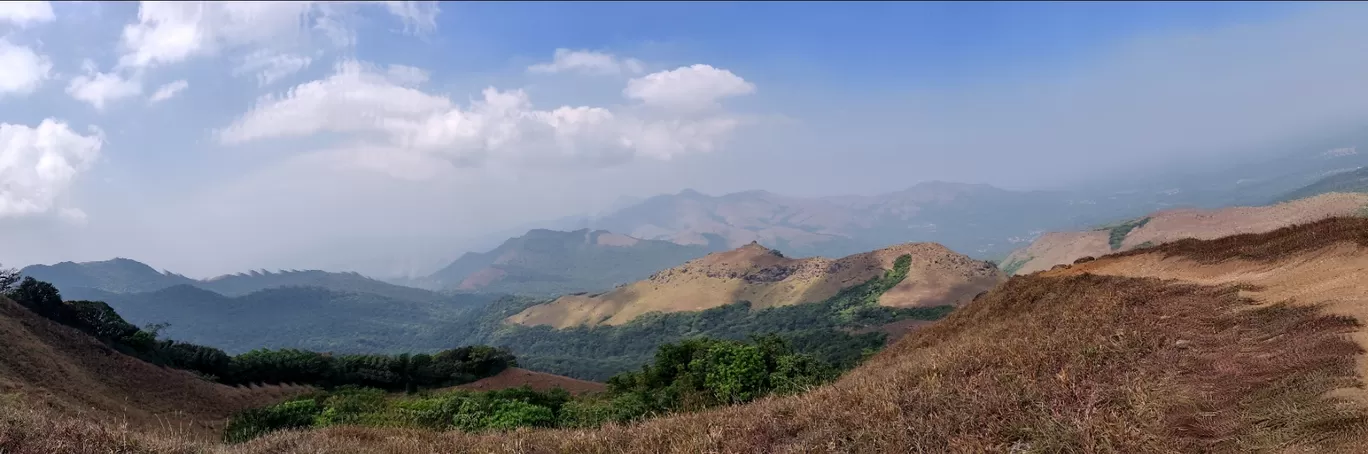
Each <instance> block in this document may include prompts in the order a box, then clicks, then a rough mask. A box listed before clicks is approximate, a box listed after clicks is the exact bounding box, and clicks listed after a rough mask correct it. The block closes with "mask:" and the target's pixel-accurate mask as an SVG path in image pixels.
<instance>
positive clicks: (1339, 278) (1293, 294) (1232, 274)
mask: <svg viewBox="0 0 1368 454" xmlns="http://www.w3.org/2000/svg"><path fill="white" fill-rule="evenodd" d="M1085 273H1092V274H1099V275H1111V276H1124V277H1142V278H1158V279H1164V280H1173V281H1177V282H1184V283H1192V284H1200V285H1211V286H1230V285H1235V286H1240V287H1241V290H1240V296H1242V297H1244V298H1247V299H1249V300H1251V301H1252V302H1253V304H1251V305H1250V308H1257V307H1266V306H1270V305H1274V304H1279V303H1286V304H1289V305H1294V306H1297V305H1313V306H1319V307H1321V308H1322V310H1324V311H1325V312H1326V313H1327V314H1333V315H1342V316H1348V317H1353V318H1354V319H1356V320H1358V321H1359V323H1360V325H1361V326H1360V327H1359V329H1357V330H1356V331H1355V332H1353V333H1352V334H1351V335H1350V338H1351V339H1352V340H1353V341H1354V342H1355V343H1357V344H1358V345H1359V346H1360V347H1362V348H1364V350H1365V351H1368V247H1365V246H1364V245H1362V244H1360V243H1357V242H1355V241H1351V240H1342V241H1335V242H1333V243H1331V244H1327V245H1324V246H1322V247H1319V248H1315V249H1311V250H1307V251H1303V252H1294V253H1289V254H1285V255H1283V256H1281V257H1278V258H1275V259H1272V260H1263V259H1249V258H1223V259H1220V260H1199V259H1194V258H1192V257H1189V256H1181V255H1175V254H1169V253H1165V251H1164V250H1162V249H1161V250H1155V251H1153V252H1148V251H1145V252H1139V251H1137V252H1136V253H1127V254H1119V255H1115V256H1107V257H1103V258H1101V259H1098V260H1096V261H1092V262H1087V263H1082V264H1078V265H1073V266H1071V267H1068V268H1059V269H1055V270H1050V271H1045V272H1042V275H1043V276H1073V275H1080V274H1085ZM1356 361H1357V372H1358V376H1359V377H1360V382H1362V380H1363V378H1364V377H1368V356H1365V355H1363V354H1359V355H1357V356H1356ZM1331 395H1333V396H1336V397H1343V398H1346V399H1351V400H1353V401H1355V402H1357V403H1359V404H1362V405H1364V406H1368V389H1364V388H1363V387H1359V388H1341V389H1338V390H1336V391H1334V392H1333V393H1332V394H1331Z"/></svg>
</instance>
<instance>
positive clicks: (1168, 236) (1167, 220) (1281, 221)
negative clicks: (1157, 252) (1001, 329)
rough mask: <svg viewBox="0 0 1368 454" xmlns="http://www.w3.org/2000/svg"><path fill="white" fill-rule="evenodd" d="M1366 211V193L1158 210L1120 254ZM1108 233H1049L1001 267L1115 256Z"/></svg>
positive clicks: (1032, 268)
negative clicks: (1254, 203) (1251, 205)
mask: <svg viewBox="0 0 1368 454" xmlns="http://www.w3.org/2000/svg"><path fill="white" fill-rule="evenodd" d="M1365 207H1368V194H1350V193H1328V194H1321V195H1318V196H1315V197H1309V198H1305V199H1300V200H1294V201H1290V202H1285V203H1279V204H1276V205H1269V206H1259V207H1230V208H1221V209H1216V210H1200V209H1191V208H1185V209H1176V210H1166V211H1159V212H1156V213H1153V214H1150V215H1149V216H1148V217H1149V218H1150V219H1149V221H1148V222H1146V223H1145V225H1143V226H1141V227H1139V228H1136V229H1134V230H1131V231H1130V233H1129V234H1127V235H1126V237H1125V238H1124V239H1123V240H1122V241H1121V247H1120V248H1119V249H1118V250H1120V251H1126V250H1130V249H1134V248H1135V247H1137V246H1140V245H1144V244H1151V245H1153V244H1163V243H1168V242H1171V241H1176V240H1181V239H1186V238H1195V239H1199V240H1209V239H1215V238H1221V237H1225V236H1230V235H1238V234H1243V233H1262V232H1268V231H1270V230H1274V229H1277V228H1280V227H1285V226H1289V225H1294V224H1301V223H1307V222H1312V221H1317V220H1320V219H1325V218H1330V217H1336V216H1352V215H1355V214H1359V213H1361V212H1363V210H1364V208H1365ZM1109 235H1110V232H1109V231H1107V230H1089V231H1082V232H1051V233H1047V234H1045V235H1042V236H1041V237H1040V238H1038V239H1036V240H1035V241H1034V242H1032V243H1031V244H1030V245H1029V246H1027V247H1025V248H1022V249H1018V250H1016V251H1013V252H1012V254H1011V255H1009V256H1007V258H1006V259H1003V261H1002V263H1004V264H1012V263H1019V262H1024V264H1023V265H1021V266H1020V268H1018V269H1017V270H1016V274H1030V273H1034V272H1036V271H1043V270H1047V269H1050V268H1051V267H1053V266H1055V265H1060V264H1070V263H1073V262H1074V260H1077V259H1079V258H1081V257H1087V256H1091V257H1100V256H1103V255H1106V254H1110V253H1113V252H1115V251H1113V250H1112V248H1111V244H1110V243H1109Z"/></svg>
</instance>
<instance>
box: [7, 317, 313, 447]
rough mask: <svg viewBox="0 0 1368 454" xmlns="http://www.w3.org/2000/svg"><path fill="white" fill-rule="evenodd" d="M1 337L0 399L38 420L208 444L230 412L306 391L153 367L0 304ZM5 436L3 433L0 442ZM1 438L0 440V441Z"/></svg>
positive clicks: (80, 333) (45, 320)
mask: <svg viewBox="0 0 1368 454" xmlns="http://www.w3.org/2000/svg"><path fill="white" fill-rule="evenodd" d="M0 332H3V333H4V338H5V340H4V342H0V397H13V398H17V399H18V400H19V401H20V402H19V404H20V405H24V406H32V407H31V408H33V409H32V410H29V411H34V412H39V413H38V414H44V413H46V414H55V415H62V416H66V417H73V418H82V419H86V420H98V421H109V422H112V421H121V422H124V423H126V424H128V427H129V428H131V429H134V430H141V431H147V432H160V431H171V430H174V431H179V432H181V433H180V435H188V436H191V437H192V438H205V439H210V438H217V435H218V434H217V431H218V430H220V429H221V428H222V424H223V421H224V420H225V419H226V418H227V417H228V415H230V414H231V413H232V412H234V411H237V410H241V409H246V408H252V407H257V406H261V405H266V404H269V403H274V402H275V401H278V400H280V399H283V398H285V397H287V396H289V395H292V394H297V393H299V392H301V391H303V388H298V387H278V386H269V387H229V386H224V385H220V384H216V383H213V382H210V381H206V380H204V379H201V378H199V377H197V376H195V375H193V374H191V373H189V372H185V371H180V370H174V369H167V368H163V367H159V366H155V365H152V364H149V363H146V362H144V361H142V360H139V359H136V358H133V357H130V356H127V355H124V354H122V353H119V352H117V351H115V350H113V349H112V348H110V347H108V346H107V345H105V344H103V343H101V342H99V341H97V340H95V339H94V338H92V337H90V336H89V335H86V334H85V333H82V332H80V331H78V330H76V329H74V328H71V327H67V326H63V325H60V324H58V323H55V322H52V321H50V320H48V319H46V318H43V317H40V316H38V315H37V314H34V313H33V312H31V311H29V310H28V309H26V308H24V307H23V306H20V305H19V304H17V303H15V302H13V301H10V300H9V299H6V298H4V297H0ZM3 400H4V399H0V406H3V404H4V403H5V402H4V401H3ZM7 410H10V409H7ZM0 413H6V411H0ZM6 416H23V415H6ZM0 419H4V418H0ZM0 425H3V422H0ZM6 433H7V432H6V431H5V430H4V429H0V434H6ZM51 435H53V434H47V436H51ZM6 437H7V435H0V440H3V439H5V438H6ZM4 443H5V442H4V441H0V451H6V452H11V451H8V450H5V449H3V445H4ZM20 452H22V451H20ZM68 452H69V451H68Z"/></svg>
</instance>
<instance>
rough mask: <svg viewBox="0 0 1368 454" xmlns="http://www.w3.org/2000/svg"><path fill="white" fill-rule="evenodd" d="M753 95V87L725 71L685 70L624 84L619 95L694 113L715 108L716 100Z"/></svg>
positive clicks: (656, 74) (690, 68)
mask: <svg viewBox="0 0 1368 454" xmlns="http://www.w3.org/2000/svg"><path fill="white" fill-rule="evenodd" d="M754 92H755V84H752V83H750V82H746V80H745V79H742V78H741V77H739V76H737V75H735V74H732V72H731V71H727V70H725V69H719V68H714V67H712V66H708V65H701V64H699V65H693V66H685V67H682V68H678V69H675V70H671V71H661V72H658V73H651V74H647V75H645V76H642V77H639V78H636V79H632V80H630V81H627V88H625V89H623V90H622V94H623V95H625V96H627V97H628V98H632V99H638V100H641V102H643V103H646V104H647V105H651V106H657V107H663V108H667V109H678V110H684V111H697V110H705V109H710V108H714V107H717V102H718V100H720V99H722V98H728V97H732V96H740V95H748V94H751V93H754Z"/></svg>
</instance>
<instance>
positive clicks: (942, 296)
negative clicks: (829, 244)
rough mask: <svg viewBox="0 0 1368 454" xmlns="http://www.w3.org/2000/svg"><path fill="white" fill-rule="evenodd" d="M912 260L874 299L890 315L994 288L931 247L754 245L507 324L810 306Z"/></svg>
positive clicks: (983, 265) (969, 265)
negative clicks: (740, 304)
mask: <svg viewBox="0 0 1368 454" xmlns="http://www.w3.org/2000/svg"><path fill="white" fill-rule="evenodd" d="M903 255H909V256H911V258H912V261H911V266H910V269H909V272H908V275H907V278H906V279H904V280H903V282H902V283H900V284H898V285H897V286H895V287H893V289H892V290H889V291H888V292H886V293H884V294H883V295H882V296H881V297H880V298H879V304H880V305H884V306H891V307H917V306H932V305H958V304H961V303H964V302H966V301H968V299H970V298H972V297H973V296H974V295H976V294H978V293H979V292H981V291H984V290H987V289H988V288H991V287H992V286H993V285H995V284H997V283H998V282H999V281H1000V280H1001V273H999V272H998V270H997V269H996V268H995V267H993V265H992V264H990V263H987V262H982V261H977V260H973V259H970V258H968V257H966V256H964V255H961V254H957V253H955V252H954V251H951V250H950V249H948V248H946V247H944V246H941V245H939V244H935V243H907V244H900V245H896V246H891V247H887V248H883V249H879V250H875V251H871V252H865V253H860V254H855V255H851V256H847V257H843V258H840V259H828V258H823V257H811V258H802V259H795V258H789V257H785V256H783V254H781V253H779V252H778V251H775V250H773V249H770V248H767V247H764V246H762V245H760V244H758V243H754V242H752V243H750V244H747V245H744V246H741V247H739V248H736V249H733V250H730V251H724V252H715V253H712V254H708V255H706V256H703V257H701V258H698V259H694V260H690V261H688V262H685V263H684V264H683V265H679V266H677V267H674V268H669V269H666V270H662V271H660V272H657V273H655V274H653V275H651V276H650V277H648V278H646V279H644V280H641V281H637V282H634V283H631V284H627V285H624V286H621V287H618V288H616V289H614V290H612V291H609V292H606V293H601V294H597V295H587V294H580V295H567V296H562V297H560V298H557V299H556V300H554V301H552V302H549V303H546V304H541V305H536V306H532V307H530V308H527V309H526V310H524V311H522V312H519V313H518V314H515V315H513V316H511V317H509V318H508V319H507V321H509V322H512V323H518V324H522V325H528V326H535V325H550V326H552V327H556V328H568V327H572V326H577V325H590V326H592V325H598V324H608V325H619V324H623V323H627V322H629V321H631V320H632V319H635V318H636V317H638V316H641V315H643V314H646V313H649V312H686V311H701V310H705V309H709V308H713V307H717V306H722V305H726V304H731V303H735V302H737V301H748V302H750V303H751V306H752V307H753V308H757V309H758V308H766V307H777V306H786V305H791V304H803V303H814V302H820V301H823V300H826V299H828V298H830V297H832V296H834V295H835V294H836V293H837V292H839V291H840V290H841V289H844V288H848V287H852V286H855V285H858V284H860V283H863V282H866V281H868V280H869V279H872V278H874V277H877V276H879V275H881V274H882V273H883V272H884V271H885V270H888V269H892V268H893V264H894V262H895V261H896V260H897V259H898V257H900V256H903Z"/></svg>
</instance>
